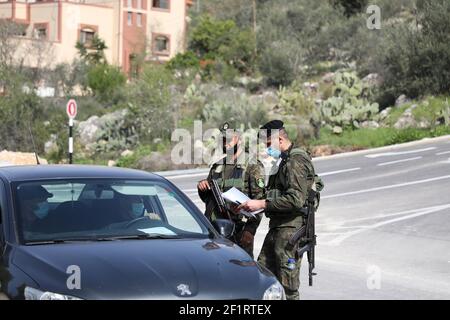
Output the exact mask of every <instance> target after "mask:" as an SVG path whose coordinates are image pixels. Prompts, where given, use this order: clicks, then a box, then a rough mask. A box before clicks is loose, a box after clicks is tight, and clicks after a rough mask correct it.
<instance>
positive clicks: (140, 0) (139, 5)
mask: <svg viewBox="0 0 450 320" xmlns="http://www.w3.org/2000/svg"><path fill="white" fill-rule="evenodd" d="M136 7H137V9H143V8H142V0H137V5H136Z"/></svg>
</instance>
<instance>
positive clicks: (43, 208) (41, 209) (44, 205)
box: [33, 201, 50, 219]
mask: <svg viewBox="0 0 450 320" xmlns="http://www.w3.org/2000/svg"><path fill="white" fill-rule="evenodd" d="M49 207H50V206H49V204H48V202H47V201H42V202H40V203H38V204H37V205H36V209H35V210H34V211H33V212H34V214H35V215H36V216H37V217H39V218H40V219H42V218H45V217H46V216H47V214H48V210H49V209H50V208H49Z"/></svg>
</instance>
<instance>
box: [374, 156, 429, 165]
mask: <svg viewBox="0 0 450 320" xmlns="http://www.w3.org/2000/svg"><path fill="white" fill-rule="evenodd" d="M419 159H422V157H415V158H408V159H402V160H396V161H390V162H383V163H379V164H377V166H379V167H382V166H388V165H390V164H396V163H401V162H408V161H414V160H419Z"/></svg>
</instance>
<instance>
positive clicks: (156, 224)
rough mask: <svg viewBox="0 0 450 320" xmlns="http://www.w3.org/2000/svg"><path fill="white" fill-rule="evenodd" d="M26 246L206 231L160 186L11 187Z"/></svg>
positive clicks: (121, 183) (69, 183) (95, 183)
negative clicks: (42, 243)
mask: <svg viewBox="0 0 450 320" xmlns="http://www.w3.org/2000/svg"><path fill="white" fill-rule="evenodd" d="M14 193H15V210H16V217H17V221H18V229H19V234H20V236H21V238H22V239H23V241H24V242H25V243H27V244H28V243H39V242H45V241H47V242H57V241H61V242H63V241H86V240H114V239H128V238H129V239H150V238H204V237H208V235H209V234H210V230H209V229H208V228H207V226H206V225H205V224H204V223H203V222H202V220H201V219H200V217H199V215H198V213H196V212H195V211H194V210H192V209H191V208H190V207H189V206H188V205H187V203H185V202H184V200H183V199H182V198H181V197H180V195H179V194H178V192H177V191H176V190H173V189H172V188H171V186H169V185H168V184H165V183H162V182H152V181H117V180H107V179H105V180H64V181H60V180H59V181H40V182H32V183H29V182H27V183H20V184H18V185H16V186H15V187H14Z"/></svg>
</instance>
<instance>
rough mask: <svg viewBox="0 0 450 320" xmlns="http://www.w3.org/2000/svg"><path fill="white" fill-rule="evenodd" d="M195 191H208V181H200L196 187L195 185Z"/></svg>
mask: <svg viewBox="0 0 450 320" xmlns="http://www.w3.org/2000/svg"><path fill="white" fill-rule="evenodd" d="M197 189H198V190H200V191H208V190H209V189H211V188H210V187H209V183H208V180H202V181H200V182H199V183H198V185H197Z"/></svg>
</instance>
